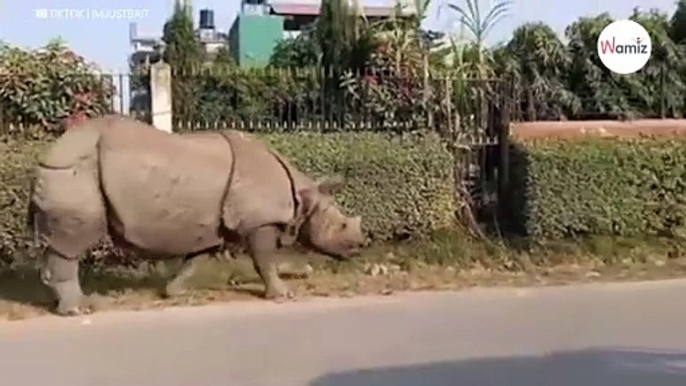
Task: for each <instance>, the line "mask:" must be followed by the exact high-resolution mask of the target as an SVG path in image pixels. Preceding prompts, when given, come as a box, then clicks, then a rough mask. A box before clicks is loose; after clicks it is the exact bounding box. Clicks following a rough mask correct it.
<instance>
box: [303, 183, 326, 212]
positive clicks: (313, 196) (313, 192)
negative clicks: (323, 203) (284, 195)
mask: <svg viewBox="0 0 686 386" xmlns="http://www.w3.org/2000/svg"><path fill="white" fill-rule="evenodd" d="M298 195H299V196H300V201H301V204H302V205H303V209H304V211H305V213H306V214H309V213H311V212H312V211H314V210H315V208H316V207H317V205H318V204H319V201H320V200H321V197H322V196H321V193H319V190H318V188H317V187H313V188H307V189H302V190H300V191H299V192H298Z"/></svg>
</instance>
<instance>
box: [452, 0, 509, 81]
mask: <svg viewBox="0 0 686 386" xmlns="http://www.w3.org/2000/svg"><path fill="white" fill-rule="evenodd" d="M463 2H464V6H460V5H457V4H454V3H448V8H450V10H452V11H454V12H457V14H458V15H459V16H460V24H461V26H463V27H464V28H466V29H467V30H468V31H469V32H470V33H471V34H472V36H473V38H474V40H473V42H472V44H470V45H471V46H472V47H469V46H463V45H462V46H459V48H458V49H463V50H467V51H470V52H475V53H476V54H477V55H476V58H475V59H476V62H475V63H474V65H475V67H476V68H474V70H476V71H477V73H476V74H475V75H477V76H478V77H480V78H489V77H492V76H493V67H492V66H491V64H492V63H491V60H490V59H491V58H490V57H488V52H486V50H485V47H484V44H485V41H486V38H487V36H488V33H489V32H491V30H493V28H494V27H495V26H496V25H497V24H498V23H499V22H500V21H501V20H502V19H503V18H504V17H506V16H507V14H508V12H509V10H510V6H511V5H512V1H510V0H498V1H497V2H496V3H495V4H494V5H493V6H492V7H491V8H490V9H489V10H488V11H487V12H486V14H485V16H484V15H483V14H482V10H481V7H480V4H479V0H463ZM463 54H467V52H464V53H463Z"/></svg>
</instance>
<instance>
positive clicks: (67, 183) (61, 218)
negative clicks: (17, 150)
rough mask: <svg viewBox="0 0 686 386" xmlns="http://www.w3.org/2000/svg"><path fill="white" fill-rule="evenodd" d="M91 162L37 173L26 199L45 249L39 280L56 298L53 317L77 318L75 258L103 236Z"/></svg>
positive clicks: (104, 220)
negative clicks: (30, 195) (56, 315)
mask: <svg viewBox="0 0 686 386" xmlns="http://www.w3.org/2000/svg"><path fill="white" fill-rule="evenodd" d="M96 166H97V165H96V164H95V163H94V162H93V160H91V159H88V160H84V161H83V162H82V163H81V164H79V165H77V166H75V167H72V168H65V169H48V168H39V175H38V179H37V181H36V190H35V191H34V192H33V194H32V197H31V200H32V205H33V206H34V210H35V213H34V214H33V215H34V216H35V217H34V218H35V220H36V221H34V223H35V225H34V226H35V227H36V229H35V230H36V231H38V232H37V233H38V234H40V235H41V238H42V240H43V241H44V242H45V243H46V244H47V247H46V249H45V252H44V256H43V257H44V259H43V267H42V268H41V279H42V281H43V283H44V284H46V285H47V286H48V287H49V288H50V289H51V290H52V292H53V293H54V295H56V297H57V301H58V305H57V309H56V312H57V313H58V314H61V315H76V314H80V313H81V310H80V308H81V302H82V300H83V299H82V298H83V293H82V290H81V286H80V284H79V274H78V272H79V258H80V256H81V255H82V254H83V253H84V252H86V251H87V250H88V249H89V248H91V247H92V246H94V245H95V244H97V242H98V241H99V240H100V239H101V238H102V237H103V236H104V235H105V234H106V233H107V218H106V211H105V205H104V200H103V197H102V195H101V193H100V190H99V184H98V176H97V172H96V171H95V170H94V169H95V167H96Z"/></svg>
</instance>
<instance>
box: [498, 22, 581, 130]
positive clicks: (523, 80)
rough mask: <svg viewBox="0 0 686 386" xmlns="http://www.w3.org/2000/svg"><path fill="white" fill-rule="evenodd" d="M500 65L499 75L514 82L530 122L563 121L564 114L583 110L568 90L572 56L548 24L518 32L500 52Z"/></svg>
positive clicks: (531, 26) (540, 23) (535, 25)
mask: <svg viewBox="0 0 686 386" xmlns="http://www.w3.org/2000/svg"><path fill="white" fill-rule="evenodd" d="M496 62H497V63H498V65H499V67H500V68H499V70H500V71H499V72H500V73H501V74H502V75H504V76H506V77H508V78H509V79H511V80H513V85H514V87H515V89H514V90H513V91H514V94H515V96H516V97H517V99H518V101H519V102H520V105H519V106H518V107H520V108H521V110H523V112H524V118H525V119H526V120H527V121H535V120H539V119H541V118H543V119H550V118H553V119H559V118H560V117H561V116H562V115H563V110H571V111H572V112H575V111H576V109H578V108H579V101H578V100H577V98H576V97H575V95H574V94H573V93H571V92H569V91H568V90H567V87H566V86H567V84H566V82H567V79H566V75H567V70H568V68H569V65H570V64H571V59H570V57H569V52H568V51H567V48H566V47H565V45H564V43H562V41H561V40H560V39H559V38H558V37H557V34H556V33H555V31H554V30H553V29H552V28H551V27H550V26H548V25H547V24H544V23H542V22H538V23H527V24H524V25H522V26H520V27H518V28H517V29H515V31H514V33H513V36H512V39H511V40H510V41H509V42H508V43H507V45H506V46H505V47H503V48H502V49H499V50H497V51H496ZM515 113H519V111H516V112H515Z"/></svg>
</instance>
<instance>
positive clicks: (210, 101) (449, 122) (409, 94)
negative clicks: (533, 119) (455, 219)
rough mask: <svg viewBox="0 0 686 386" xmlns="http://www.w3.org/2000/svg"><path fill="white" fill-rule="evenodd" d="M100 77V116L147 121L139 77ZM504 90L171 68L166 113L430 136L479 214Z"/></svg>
mask: <svg viewBox="0 0 686 386" xmlns="http://www.w3.org/2000/svg"><path fill="white" fill-rule="evenodd" d="M101 83H102V84H103V85H105V86H106V87H104V89H107V90H108V92H107V97H106V98H104V99H103V100H102V103H101V104H102V106H100V107H99V108H101V109H102V111H101V112H103V113H119V114H125V115H130V116H134V117H136V118H137V119H140V120H143V121H146V122H151V98H150V77H149V76H148V75H147V74H145V73H143V74H106V75H101ZM504 86H506V85H505V84H503V82H500V81H498V80H465V79H462V78H460V77H458V76H455V75H454V74H450V73H442V74H435V73H434V74H411V73H407V74H392V73H388V72H385V73H384V72H368V73H364V74H361V73H357V74H351V73H338V74H334V73H330V72H325V71H321V70H316V69H315V70H311V69H310V70H306V69H301V70H298V71H283V70H277V71H256V70H251V71H236V72H231V73H210V72H204V73H199V74H191V75H185V74H173V77H172V103H173V106H171V109H172V112H173V114H172V117H173V121H174V130H175V131H179V132H183V131H196V130H212V129H222V128H235V129H240V130H246V131H255V132H302V131H308V132H316V133H327V132H337V131H376V132H385V133H391V134H402V133H408V132H423V131H433V132H437V133H439V134H440V135H441V137H442V138H443V140H444V141H445V143H446V146H447V147H448V148H449V149H450V150H451V151H452V152H453V154H454V155H455V161H456V162H455V166H454V173H455V178H456V183H457V186H456V188H457V189H456V192H457V193H458V199H460V200H461V202H470V203H471V205H470V209H472V210H473V211H474V212H475V213H476V214H481V213H482V212H483V213H491V212H492V209H493V208H494V207H497V203H498V202H504V201H503V200H502V199H498V198H499V197H501V196H502V192H504V191H505V190H503V188H502V186H503V183H504V182H503V181H506V173H505V174H504V171H506V170H507V165H505V164H504V162H506V161H507V157H506V153H507V152H506V150H507V148H508V143H507V135H508V123H507V119H506V116H507V112H506V110H507V109H506V108H505V107H504V106H505V105H506V104H507V103H506V97H505V96H506V94H507V93H504V92H503V90H504ZM77 99H78V98H77ZM77 102H78V101H77ZM61 107H62V108H67V109H68V107H69V106H61ZM53 118H54V117H53ZM67 119H69V117H68V116H60V117H57V119H55V120H54V121H53V122H52V123H53V124H57V125H62V124H64V122H63V120H67ZM27 124H34V125H35V124H40V122H27V121H26V119H25V116H22V115H21V114H17V109H16V106H14V105H13V102H12V101H8V100H7V99H3V98H0V127H1V128H2V132H3V133H5V134H6V133H8V132H12V131H13V130H14V131H16V130H17V129H16V128H17V127H25V126H26V125H27ZM61 129H63V128H61ZM61 129H60V128H58V129H56V131H59V130H61ZM498 192H500V194H498ZM485 209H489V210H490V212H489V210H485Z"/></svg>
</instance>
